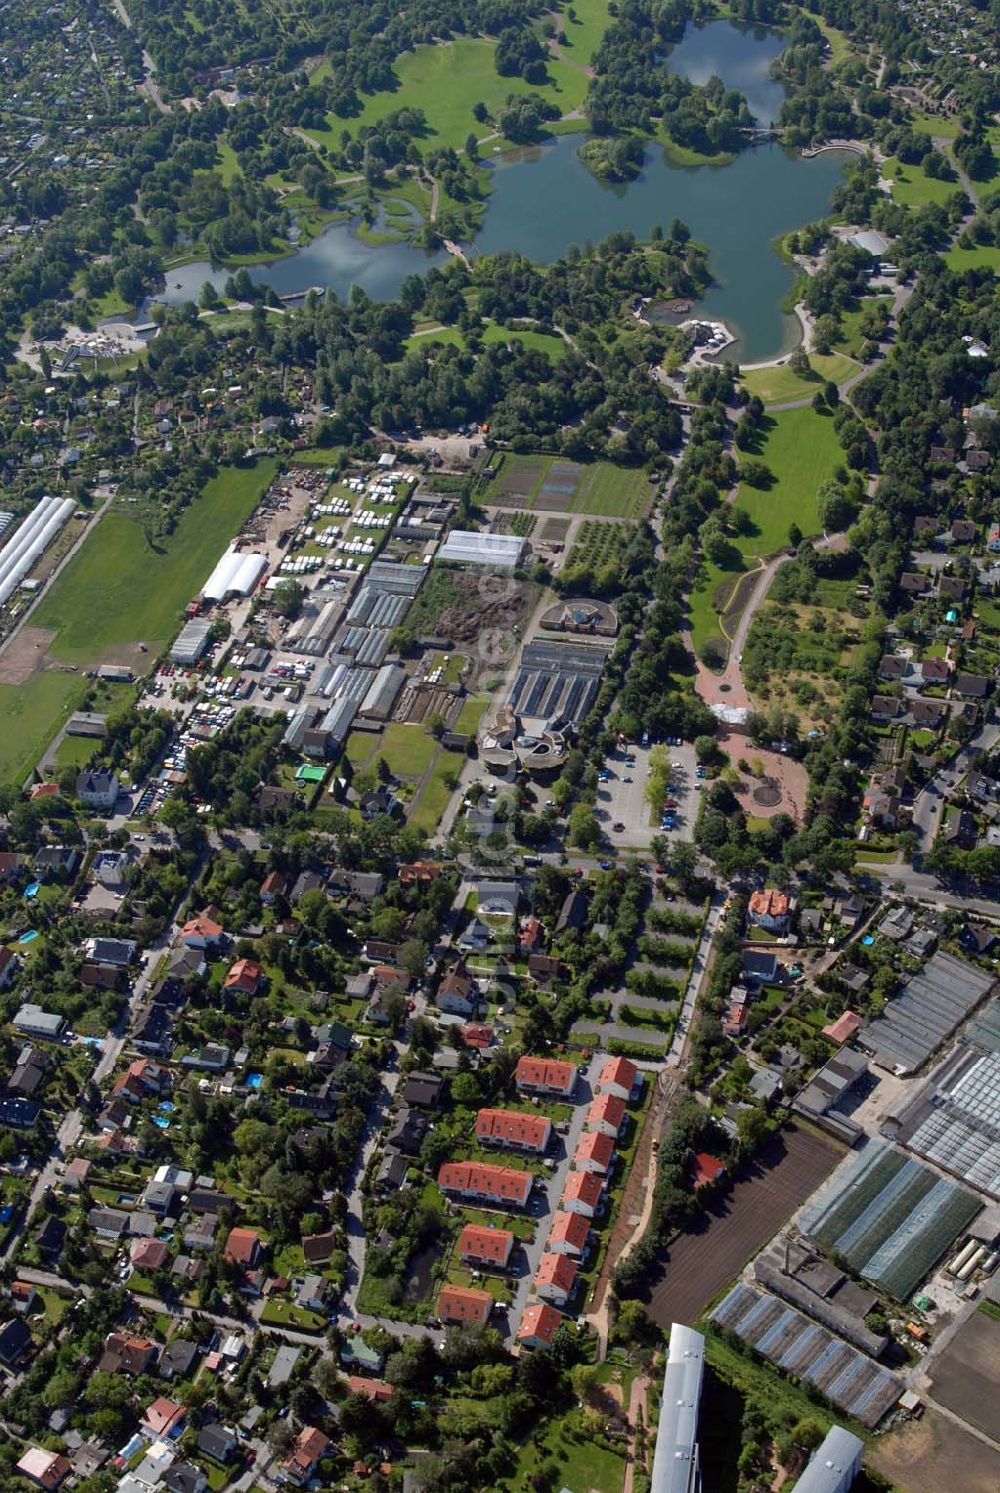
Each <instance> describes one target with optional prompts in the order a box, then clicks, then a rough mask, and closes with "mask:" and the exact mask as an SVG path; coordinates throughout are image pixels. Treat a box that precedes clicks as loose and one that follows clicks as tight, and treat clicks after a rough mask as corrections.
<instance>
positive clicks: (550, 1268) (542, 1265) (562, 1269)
mask: <svg viewBox="0 0 1000 1493" xmlns="http://www.w3.org/2000/svg"><path fill="white" fill-rule="evenodd" d="M576 1275H577V1265H576V1261H575V1260H571V1259H570V1258H569V1256H568V1255H555V1254H544V1255H542V1258H541V1260H540V1261H539V1265H538V1269H537V1270H536V1271H535V1290H536V1291H537V1290H538V1288H539V1286H558V1288H559V1289H560V1290H561V1291H566V1292H567V1294H568V1293H569V1292H570V1291H572V1289H573V1287H574V1286H575V1285H576Z"/></svg>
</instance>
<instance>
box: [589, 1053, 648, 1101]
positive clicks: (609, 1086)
mask: <svg viewBox="0 0 1000 1493" xmlns="http://www.w3.org/2000/svg"><path fill="white" fill-rule="evenodd" d="M641 1082H642V1079H641V1076H640V1073H639V1070H638V1068H637V1067H636V1066H635V1064H634V1063H633V1062H630V1061H629V1059H628V1058H608V1061H607V1062H606V1063H605V1064H604V1067H603V1068H602V1069H601V1076H600V1078H599V1079H598V1080H597V1092H598V1093H599V1094H614V1095H615V1097H616V1098H617V1099H624V1100H626V1102H627V1101H628V1100H630V1099H631V1098H632V1096H633V1094H634V1093H635V1092H636V1090H637V1088H638V1087H639V1085H640V1084H641Z"/></svg>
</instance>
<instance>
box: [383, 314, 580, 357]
mask: <svg viewBox="0 0 1000 1493" xmlns="http://www.w3.org/2000/svg"><path fill="white" fill-rule="evenodd" d="M482 340H483V343H484V344H485V345H486V346H489V345H490V344H491V343H497V342H503V343H507V342H520V343H522V344H523V346H524V347H528V348H533V349H534V350H535V351H536V352H540V353H545V354H547V356H548V357H550V358H551V359H552V360H553V362H561V361H562V359H563V358H564V357H565V356H566V343H565V342H564V341H563V339H562V338H561V337H554V336H553V335H552V334H551V333H550V332H534V331H531V330H530V329H527V330H523V331H522V330H519V329H512V328H510V327H501V326H498V325H497V324H496V322H488V323H487V324H486V326H484V327H483V330H482ZM405 345H406V351H407V352H408V353H411V352H420V351H421V350H422V349H423V348H425V347H428V346H435V345H436V346H439V347H464V346H465V337H464V336H463V334H462V332H461V331H460V330H459V328H458V327H423V328H418V329H417V330H416V331H415V332H414V333H413V336H412V337H408V338H407V339H406V344H405Z"/></svg>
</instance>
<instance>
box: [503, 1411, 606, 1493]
mask: <svg viewBox="0 0 1000 1493" xmlns="http://www.w3.org/2000/svg"><path fill="white" fill-rule="evenodd" d="M550 1460H552V1461H555V1462H556V1463H558V1467H559V1471H558V1474H557V1481H558V1484H559V1486H560V1487H562V1488H571V1489H574V1490H576V1489H581V1490H587V1493H620V1490H621V1486H622V1482H623V1480H624V1477H625V1458H624V1456H619V1454H618V1453H617V1452H610V1451H606V1450H605V1448H604V1447H603V1446H598V1444H597V1442H596V1441H593V1440H592V1439H591V1438H590V1437H589V1436H588V1435H587V1434H586V1431H585V1430H584V1428H583V1419H582V1416H581V1414H580V1411H579V1410H577V1409H573V1410H570V1411H567V1412H566V1414H564V1415H559V1416H556V1417H555V1418H554V1419H553V1420H550V1421H549V1422H548V1423H547V1424H546V1425H545V1426H544V1427H543V1428H542V1430H541V1432H540V1433H539V1434H537V1435H536V1436H533V1437H532V1438H531V1439H530V1440H529V1441H525V1442H523V1443H522V1446H521V1451H520V1455H519V1457H518V1460H517V1462H516V1464H515V1466H514V1468H513V1471H512V1473H511V1476H510V1478H509V1479H508V1480H507V1481H506V1482H503V1483H500V1484H498V1487H499V1488H500V1489H520V1488H523V1487H525V1486H526V1484H527V1479H528V1476H529V1474H531V1473H532V1472H535V1471H537V1469H538V1467H539V1466H540V1465H541V1463H542V1462H548V1461H550Z"/></svg>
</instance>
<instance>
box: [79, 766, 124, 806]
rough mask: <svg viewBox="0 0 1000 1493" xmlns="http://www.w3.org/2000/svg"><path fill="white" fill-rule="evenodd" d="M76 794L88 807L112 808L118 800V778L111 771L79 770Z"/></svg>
mask: <svg viewBox="0 0 1000 1493" xmlns="http://www.w3.org/2000/svg"><path fill="white" fill-rule="evenodd" d="M76 796H77V798H78V799H79V800H80V802H81V803H82V804H84V805H85V806H86V807H87V808H88V809H104V810H105V811H107V810H108V809H113V808H114V806H115V804H116V803H117V802H118V778H117V777H116V776H115V774H114V773H113V772H104V771H99V770H95V771H93V772H89V771H88V772H81V773H80V774H79V775H78V777H77V780H76Z"/></svg>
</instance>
